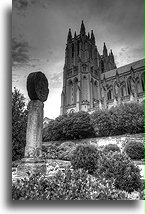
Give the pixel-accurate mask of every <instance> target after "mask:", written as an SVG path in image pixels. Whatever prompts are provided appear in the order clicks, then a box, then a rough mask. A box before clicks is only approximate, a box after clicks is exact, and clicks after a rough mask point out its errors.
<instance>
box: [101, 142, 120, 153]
mask: <svg viewBox="0 0 145 214" xmlns="http://www.w3.org/2000/svg"><path fill="white" fill-rule="evenodd" d="M110 151H112V152H116V151H117V152H120V148H119V147H118V146H117V145H116V144H108V145H106V146H105V147H104V149H103V152H104V153H108V152H110Z"/></svg>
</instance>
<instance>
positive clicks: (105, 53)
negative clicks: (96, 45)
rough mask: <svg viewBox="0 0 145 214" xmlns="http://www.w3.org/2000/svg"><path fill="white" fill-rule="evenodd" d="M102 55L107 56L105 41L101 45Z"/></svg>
mask: <svg viewBox="0 0 145 214" xmlns="http://www.w3.org/2000/svg"><path fill="white" fill-rule="evenodd" d="M103 56H104V57H107V56H108V53H107V48H106V44H105V42H104V47H103Z"/></svg>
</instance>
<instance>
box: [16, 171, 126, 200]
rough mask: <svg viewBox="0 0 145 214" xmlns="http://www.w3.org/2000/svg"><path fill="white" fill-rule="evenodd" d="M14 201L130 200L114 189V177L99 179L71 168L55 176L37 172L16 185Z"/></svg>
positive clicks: (123, 193) (124, 193)
mask: <svg viewBox="0 0 145 214" xmlns="http://www.w3.org/2000/svg"><path fill="white" fill-rule="evenodd" d="M12 199H13V200H127V199H129V196H128V194H127V193H126V192H124V191H120V190H116V189H115V188H114V179H110V180H106V179H105V178H103V179H102V178H100V177H98V178H95V177H93V176H91V175H88V173H87V171H85V170H83V169H78V170H73V169H72V168H70V167H68V168H66V169H64V170H63V171H61V170H60V171H58V172H57V173H56V174H55V175H53V176H48V177H47V176H45V175H42V174H33V175H30V177H28V178H24V179H21V180H17V181H16V183H13V185H12Z"/></svg>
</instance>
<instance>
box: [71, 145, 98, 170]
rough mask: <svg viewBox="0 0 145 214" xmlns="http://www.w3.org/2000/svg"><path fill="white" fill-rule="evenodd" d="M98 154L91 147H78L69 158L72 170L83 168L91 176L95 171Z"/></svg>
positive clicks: (94, 148) (95, 149) (93, 147)
mask: <svg viewBox="0 0 145 214" xmlns="http://www.w3.org/2000/svg"><path fill="white" fill-rule="evenodd" d="M98 158H99V152H98V150H97V148H96V147H95V146H93V145H85V144H82V145H78V146H77V147H76V149H75V150H74V153H73V155H72V158H71V164H72V166H73V168H74V169H79V168H83V169H85V170H88V173H90V174H92V173H93V172H94V171H95V170H96V169H97V164H98Z"/></svg>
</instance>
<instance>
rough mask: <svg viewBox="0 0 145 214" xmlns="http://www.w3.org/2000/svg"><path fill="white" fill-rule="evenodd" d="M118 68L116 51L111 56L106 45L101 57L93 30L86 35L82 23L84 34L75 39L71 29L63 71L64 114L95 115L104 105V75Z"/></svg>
mask: <svg viewBox="0 0 145 214" xmlns="http://www.w3.org/2000/svg"><path fill="white" fill-rule="evenodd" d="M115 68H116V64H115V61H114V56H113V53H112V50H111V51H110V53H109V54H108V51H107V48H106V45H105V43H104V47H103V54H102V55H100V54H99V52H98V50H97V46H96V44H95V37H94V33H93V30H92V31H91V34H90V33H88V34H86V31H85V26H84V23H83V21H82V24H81V29H80V34H79V35H77V34H76V32H75V33H74V37H72V33H71V29H69V32H68V37H67V44H66V49H65V64H64V69H63V89H62V94H61V112H60V114H61V115H63V114H65V113H72V112H78V111H81V110H82V111H91V110H93V109H94V107H95V105H96V103H97V105H98V106H99V105H101V91H100V90H101V74H102V73H105V72H106V71H109V70H113V69H115Z"/></svg>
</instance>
